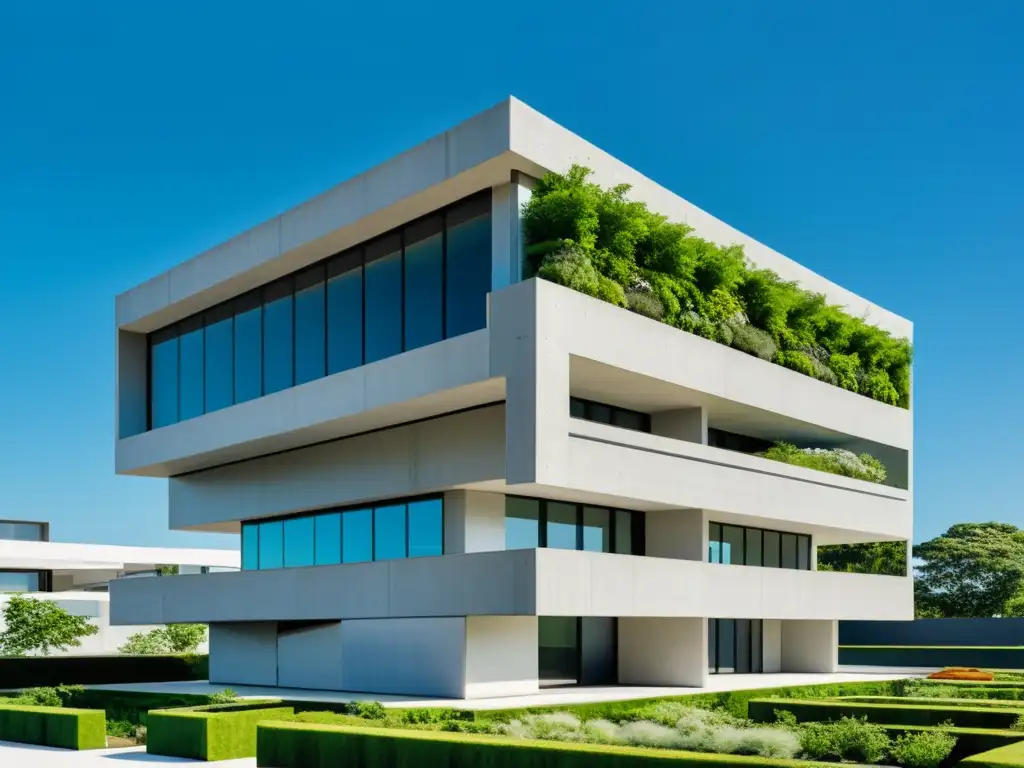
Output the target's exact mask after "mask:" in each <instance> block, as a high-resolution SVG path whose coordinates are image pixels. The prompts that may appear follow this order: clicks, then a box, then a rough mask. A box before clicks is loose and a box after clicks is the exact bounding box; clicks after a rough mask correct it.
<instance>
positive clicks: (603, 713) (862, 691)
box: [474, 680, 903, 722]
mask: <svg viewBox="0 0 1024 768" xmlns="http://www.w3.org/2000/svg"><path fill="white" fill-rule="evenodd" d="M902 684H903V681H902V680H865V681H862V682H857V683H823V684H820V685H790V686H783V687H779V688H755V689H751V690H740V691H716V692H713V693H695V694H691V695H688V696H658V697H655V698H649V699H630V700H625V701H606V702H599V703H595V704H578V705H565V704H555V705H551V706H546V707H522V708H518V709H491V710H477V711H476V712H475V713H474V719H475V720H478V721H487V722H490V721H493V720H500V721H508V720H512V719H515V718H519V717H522V716H523V715H531V714H541V713H544V712H571V713H572V714H574V715H576V716H577V717H579V718H580V719H582V720H595V719H598V718H606V717H608V716H609V715H617V714H622V713H624V712H628V711H630V710H633V709H638V708H639V707H644V706H647V705H648V704H657V703H658V702H662V701H680V702H683V703H686V704H692V705H693V706H695V707H706V708H711V707H714V708H721V709H724V710H726V711H728V712H729V713H730V714H733V715H735V716H736V717H747V716H748V715H747V702H749V701H751V700H752V699H763V698H766V697H769V696H771V697H776V698H777V700H778V699H835V698H839V697H843V696H857V695H861V696H892V695H894V694H897V693H899V692H900V689H901V686H902Z"/></svg>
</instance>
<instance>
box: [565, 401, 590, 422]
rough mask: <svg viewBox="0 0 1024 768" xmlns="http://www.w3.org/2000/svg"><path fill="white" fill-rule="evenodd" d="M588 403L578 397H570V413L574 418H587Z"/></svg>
mask: <svg viewBox="0 0 1024 768" xmlns="http://www.w3.org/2000/svg"><path fill="white" fill-rule="evenodd" d="M586 407H587V406H586V403H584V402H583V401H582V400H580V399H579V398H577V397H570V398H569V415H570V416H572V417H573V418H574V419H583V418H586Z"/></svg>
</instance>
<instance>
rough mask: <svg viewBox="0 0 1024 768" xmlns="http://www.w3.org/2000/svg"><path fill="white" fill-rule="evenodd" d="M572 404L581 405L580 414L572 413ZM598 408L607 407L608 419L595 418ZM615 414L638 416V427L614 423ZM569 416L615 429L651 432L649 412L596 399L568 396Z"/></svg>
mask: <svg viewBox="0 0 1024 768" xmlns="http://www.w3.org/2000/svg"><path fill="white" fill-rule="evenodd" d="M573 405H576V406H577V407H580V406H582V408H583V415H582V416H574V415H573V413H572V409H573ZM599 408H607V409H608V412H609V415H608V421H604V420H603V419H598V418H595V416H594V413H595V411H597V409H599ZM617 415H627V416H633V417H639V419H640V423H641V427H640V429H634V428H633V427H625V426H623V425H621V424H616V423H615V417H616V416H617ZM569 417H570V418H573V419H583V420H584V421H592V422H594V423H595V424H605V425H607V426H609V427H615V428H616V429H628V430H629V431H630V432H643V433H644V434H648V435H649V434H651V414H649V413H644V412H643V411H635V410H633V409H632V408H623V407H621V406H618V405H612V404H611V403H602V402H599V401H597V400H588V399H586V398H585V397H575V396H574V395H570V396H569Z"/></svg>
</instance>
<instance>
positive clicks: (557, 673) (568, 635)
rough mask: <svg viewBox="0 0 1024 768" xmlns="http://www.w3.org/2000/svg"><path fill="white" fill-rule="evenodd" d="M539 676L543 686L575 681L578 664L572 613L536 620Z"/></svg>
mask: <svg viewBox="0 0 1024 768" xmlns="http://www.w3.org/2000/svg"><path fill="white" fill-rule="evenodd" d="M537 635H538V645H539V646H540V649H539V651H540V652H539V656H538V662H539V664H538V666H539V669H538V672H539V677H540V679H541V680H542V681H543V683H546V684H547V685H571V684H574V683H576V682H578V676H579V667H580V637H579V622H578V621H577V619H576V617H574V616H541V617H539V618H538V619H537Z"/></svg>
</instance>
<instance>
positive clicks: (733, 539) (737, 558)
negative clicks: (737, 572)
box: [722, 525, 744, 565]
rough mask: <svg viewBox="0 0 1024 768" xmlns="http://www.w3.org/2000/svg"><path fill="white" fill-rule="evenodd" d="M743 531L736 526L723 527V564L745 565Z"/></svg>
mask: <svg viewBox="0 0 1024 768" xmlns="http://www.w3.org/2000/svg"><path fill="white" fill-rule="evenodd" d="M743 559H744V546H743V529H742V528H740V527H738V526H735V525H723V526H722V562H723V563H728V564H730V565H743Z"/></svg>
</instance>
